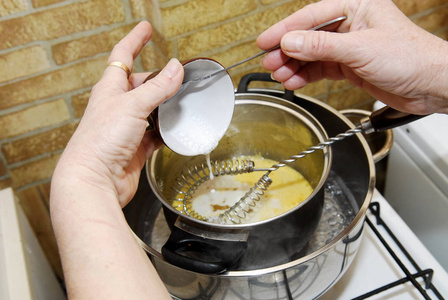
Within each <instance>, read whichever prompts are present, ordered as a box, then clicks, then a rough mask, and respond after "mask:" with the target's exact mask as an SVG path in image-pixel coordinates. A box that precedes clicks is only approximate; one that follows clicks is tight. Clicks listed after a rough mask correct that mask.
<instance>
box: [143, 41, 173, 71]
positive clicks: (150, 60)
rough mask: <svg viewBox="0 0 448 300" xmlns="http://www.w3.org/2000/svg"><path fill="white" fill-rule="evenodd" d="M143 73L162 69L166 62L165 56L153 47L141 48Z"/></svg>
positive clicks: (153, 45)
mask: <svg viewBox="0 0 448 300" xmlns="http://www.w3.org/2000/svg"><path fill="white" fill-rule="evenodd" d="M140 56H141V58H142V65H143V70H144V71H155V70H160V69H162V68H163V67H164V66H165V65H166V64H167V62H168V59H167V58H166V56H165V55H163V53H162V52H161V51H160V50H159V48H158V47H157V46H156V45H155V44H152V45H148V46H146V47H144V48H143V50H142V52H141V54H140Z"/></svg>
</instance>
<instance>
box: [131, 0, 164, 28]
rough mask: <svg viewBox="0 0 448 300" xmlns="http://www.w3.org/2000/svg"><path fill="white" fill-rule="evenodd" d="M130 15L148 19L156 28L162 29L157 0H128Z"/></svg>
mask: <svg viewBox="0 0 448 300" xmlns="http://www.w3.org/2000/svg"><path fill="white" fill-rule="evenodd" d="M129 2H130V4H131V12H132V16H133V17H134V18H135V19H140V18H145V19H148V20H149V21H150V22H151V24H152V26H153V27H155V28H157V29H158V30H161V29H162V19H161V16H160V8H159V5H158V2H160V0H158V1H148V0H130V1H129Z"/></svg>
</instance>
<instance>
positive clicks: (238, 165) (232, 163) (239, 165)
mask: <svg viewBox="0 0 448 300" xmlns="http://www.w3.org/2000/svg"><path fill="white" fill-rule="evenodd" d="M361 132H363V129H362V128H361V126H358V127H356V128H352V129H349V130H347V131H346V132H343V133H339V134H338V135H336V136H334V137H331V138H328V139H326V140H325V141H323V142H321V143H319V144H317V145H314V146H311V147H309V148H308V149H306V150H304V151H301V152H300V153H298V154H296V155H292V156H290V157H289V158H287V159H285V160H283V161H281V162H279V163H278V164H275V165H273V166H272V167H270V168H266V169H255V163H254V162H253V161H251V160H248V159H246V160H238V159H233V160H229V161H214V162H213V164H212V169H211V170H210V169H209V167H208V166H207V165H205V164H201V165H200V166H195V167H193V168H188V169H187V171H186V174H185V173H182V174H181V175H180V176H179V177H177V178H176V184H177V187H175V188H174V190H175V191H176V192H177V193H178V196H177V198H176V199H174V200H175V201H178V202H177V203H182V205H181V206H182V213H184V214H187V215H189V216H191V217H193V218H196V219H199V220H204V221H208V222H213V223H219V224H241V223H242V221H243V220H244V219H245V218H246V217H247V214H248V213H250V212H251V211H252V210H253V207H255V206H256V205H257V202H259V201H260V199H261V197H262V196H263V195H264V194H265V192H266V190H267V189H268V187H269V186H270V185H271V184H272V179H271V178H270V177H269V174H270V173H271V172H273V171H276V170H278V169H279V168H281V167H284V166H286V165H287V164H290V163H293V162H295V161H296V160H298V159H300V158H303V157H305V156H306V155H308V154H311V153H313V152H315V151H317V150H322V149H324V148H326V147H330V146H331V145H332V144H334V143H335V142H338V141H341V140H343V139H345V138H347V137H350V136H353V135H355V134H357V133H361ZM207 170H208V172H207ZM253 171H267V172H266V173H265V174H264V175H263V176H262V177H261V178H260V179H259V180H258V181H257V182H256V183H255V185H254V186H253V187H252V188H251V189H250V190H249V191H248V192H247V193H246V194H245V195H244V196H243V197H241V199H239V200H238V201H237V202H236V203H235V204H234V205H233V206H232V207H230V208H229V209H227V210H226V211H224V212H223V213H222V214H219V215H218V216H217V217H213V218H208V217H206V216H202V215H200V214H198V213H197V212H196V211H195V210H194V209H193V207H192V203H191V199H192V198H193V196H192V195H193V194H194V192H195V191H196V189H197V188H198V187H199V185H201V184H202V183H204V182H205V181H207V180H209V179H210V174H213V175H214V176H222V175H237V174H243V173H249V172H253ZM179 195H183V196H179ZM176 207H177V208H180V206H176Z"/></svg>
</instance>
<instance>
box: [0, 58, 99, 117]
mask: <svg viewBox="0 0 448 300" xmlns="http://www.w3.org/2000/svg"><path fill="white" fill-rule="evenodd" d="M106 61H107V56H101V57H98V58H95V59H91V60H88V61H84V62H82V63H78V64H75V65H71V66H69V67H66V68H62V69H59V70H56V71H53V72H50V73H47V74H44V75H39V76H36V77H33V78H29V79H26V80H22V81H18V82H15V83H12V84H9V85H5V86H2V87H0V109H5V108H8V107H12V106H15V105H19V104H23V103H28V102H32V101H34V100H37V99H43V98H47V97H51V96H55V95H60V94H63V93H67V92H70V91H73V90H77V89H80V88H85V87H89V86H92V85H94V84H95V83H96V82H97V81H98V80H99V79H100V78H101V75H102V74H103V71H104V68H105V67H106Z"/></svg>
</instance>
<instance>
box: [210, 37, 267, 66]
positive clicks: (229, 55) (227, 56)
mask: <svg viewBox="0 0 448 300" xmlns="http://www.w3.org/2000/svg"><path fill="white" fill-rule="evenodd" d="M260 51H261V50H260V48H258V47H257V45H256V43H255V40H253V41H251V42H248V43H243V44H241V45H238V46H235V47H232V48H230V49H226V50H225V51H223V52H220V53H218V54H216V55H212V56H210V58H212V59H214V60H216V61H218V62H219V63H220V64H222V65H223V66H225V67H228V66H230V65H233V64H234V63H236V62H238V61H241V60H243V59H246V58H247V57H249V56H252V55H253V54H256V53H258V52H260ZM261 59H262V57H260V58H256V59H253V60H251V61H249V62H247V63H245V64H243V65H241V67H246V66H250V65H256V66H260V62H261Z"/></svg>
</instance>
